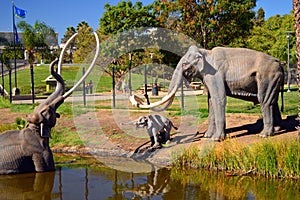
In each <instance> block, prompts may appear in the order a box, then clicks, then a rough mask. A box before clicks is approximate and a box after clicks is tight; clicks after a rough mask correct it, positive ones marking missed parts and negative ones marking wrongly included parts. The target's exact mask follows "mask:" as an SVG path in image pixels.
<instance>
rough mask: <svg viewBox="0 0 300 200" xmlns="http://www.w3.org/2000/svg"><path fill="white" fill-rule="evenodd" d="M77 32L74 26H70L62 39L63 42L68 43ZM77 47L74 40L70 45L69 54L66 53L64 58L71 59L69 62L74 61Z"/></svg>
mask: <svg viewBox="0 0 300 200" xmlns="http://www.w3.org/2000/svg"><path fill="white" fill-rule="evenodd" d="M75 33H76V30H75V28H74V27H73V26H69V27H68V28H67V30H66V32H65V34H64V37H63V38H62V39H61V43H66V42H67V41H68V39H69V38H70V37H72V35H74V34H75ZM74 49H75V41H72V42H71V44H70V47H69V52H68V55H64V57H63V60H64V61H65V62H66V61H69V63H72V58H73V50H74Z"/></svg>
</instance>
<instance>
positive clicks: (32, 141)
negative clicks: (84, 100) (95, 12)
mask: <svg viewBox="0 0 300 200" xmlns="http://www.w3.org/2000/svg"><path fill="white" fill-rule="evenodd" d="M75 36H76V35H74V36H73V37H71V38H70V40H69V41H68V42H67V43H66V46H67V45H68V44H69V43H70V41H71V40H72V39H73V38H74V37H75ZM95 37H96V42H97V49H96V54H95V57H94V60H93V61H92V63H91V65H90V67H89V69H88V71H87V73H85V74H84V75H83V76H82V77H81V79H80V80H79V81H78V82H77V84H75V85H74V87H72V88H71V89H70V90H69V91H68V92H66V93H65V83H64V81H63V79H62V77H61V76H60V74H59V73H58V72H56V70H55V69H54V66H55V65H56V64H57V63H58V59H56V60H54V61H53V62H52V63H51V64H50V71H51V74H52V76H53V77H54V78H55V79H56V81H57V85H56V89H55V91H54V92H53V93H52V94H51V95H50V96H49V97H48V98H47V99H46V100H45V102H43V103H41V104H40V105H38V106H37V107H36V108H35V109H34V112H33V114H32V115H31V116H29V118H28V123H27V125H26V127H25V128H24V129H22V130H12V131H6V132H4V133H2V134H0V154H1V156H0V174H14V173H29V172H45V171H52V170H54V169H55V168H54V161H53V155H52V151H51V149H50V147H49V138H50V131H51V128H53V127H54V126H55V124H56V119H57V118H59V114H58V113H56V110H57V108H58V107H59V106H60V105H61V104H62V103H63V102H64V100H65V99H66V98H67V97H68V96H70V95H71V94H72V92H73V91H74V90H75V89H76V88H77V87H78V85H80V84H81V83H82V81H83V80H84V79H85V78H86V77H87V75H88V73H89V72H90V71H91V70H92V68H93V67H94V65H95V62H96V59H97V56H98V54H99V39H98V36H97V34H96V33H95ZM63 53H64V50H63V51H62V54H63ZM61 57H62V56H61ZM60 67H61V62H60V64H58V69H60Z"/></svg>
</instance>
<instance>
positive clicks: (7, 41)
mask: <svg viewBox="0 0 300 200" xmlns="http://www.w3.org/2000/svg"><path fill="white" fill-rule="evenodd" d="M18 37H19V40H20V43H21V44H23V34H22V32H20V33H18ZM13 42H14V33H13V32H0V49H5V47H7V46H10V45H13ZM46 43H47V44H48V46H49V48H50V49H58V48H59V46H58V33H55V37H51V36H48V37H47V38H46ZM22 46H24V45H22Z"/></svg>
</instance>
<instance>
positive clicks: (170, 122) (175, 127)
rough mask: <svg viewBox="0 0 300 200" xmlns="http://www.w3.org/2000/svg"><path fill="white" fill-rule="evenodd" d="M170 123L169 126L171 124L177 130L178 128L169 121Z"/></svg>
mask: <svg viewBox="0 0 300 200" xmlns="http://www.w3.org/2000/svg"><path fill="white" fill-rule="evenodd" d="M170 123H171V126H172V127H173V128H174V129H175V130H178V128H177V127H176V126H174V124H173V122H171V121H170Z"/></svg>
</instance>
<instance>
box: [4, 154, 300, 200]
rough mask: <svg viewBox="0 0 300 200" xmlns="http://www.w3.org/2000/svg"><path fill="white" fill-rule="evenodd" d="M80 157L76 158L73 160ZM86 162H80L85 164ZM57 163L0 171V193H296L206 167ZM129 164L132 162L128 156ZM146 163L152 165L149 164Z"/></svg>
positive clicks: (299, 187)
mask: <svg viewBox="0 0 300 200" xmlns="http://www.w3.org/2000/svg"><path fill="white" fill-rule="evenodd" d="M78 161H80V162H81V163H78ZM84 163H85V164H84ZM84 163H82V160H78V159H77V161H76V162H72V163H68V164H65V165H57V168H56V171H55V172H47V173H33V174H21V175H9V176H7V175H4V176H0V199H46V200H47V199H58V200H63V199H67V200H68V199H80V200H81V199H89V200H91V199H300V182H299V181H298V180H278V179H277V180H274V179H271V180H268V179H264V178H262V177H250V176H244V177H237V176H236V177H229V176H226V174H225V173H216V172H211V171H205V170H181V169H180V170H179V169H176V168H172V169H168V168H162V169H160V168H158V167H155V166H152V165H151V164H149V163H148V167H146V166H147V164H146V163H141V166H142V167H143V168H144V170H145V171H144V172H143V171H142V170H141V168H139V169H140V170H139V171H134V169H135V167H136V166H137V165H138V163H134V165H135V167H132V168H131V169H132V171H131V172H130V165H129V164H128V163H126V162H125V161H123V160H122V163H120V165H122V166H123V167H122V169H124V166H127V167H126V170H125V171H122V170H117V169H116V168H117V167H116V165H117V164H116V162H115V161H113V162H112V161H111V162H110V163H114V166H115V168H111V167H107V166H105V165H104V164H103V163H100V162H99V161H97V160H96V159H91V158H89V159H87V160H84ZM129 163H130V164H132V162H129ZM149 169H151V170H149Z"/></svg>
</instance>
